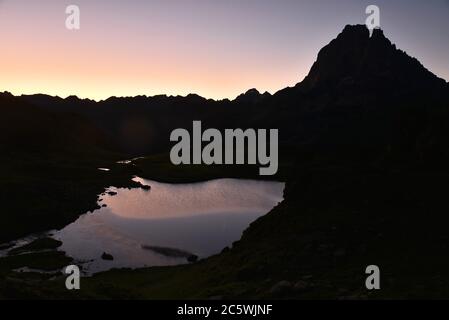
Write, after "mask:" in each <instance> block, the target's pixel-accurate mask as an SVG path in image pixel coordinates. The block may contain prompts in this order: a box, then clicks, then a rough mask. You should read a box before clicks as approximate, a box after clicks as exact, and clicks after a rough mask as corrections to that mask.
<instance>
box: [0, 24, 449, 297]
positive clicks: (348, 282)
mask: <svg viewBox="0 0 449 320" xmlns="http://www.w3.org/2000/svg"><path fill="white" fill-rule="evenodd" d="M0 106H1V113H2V117H1V119H0V124H1V127H0V130H1V135H0V139H1V145H2V150H4V151H5V153H4V155H5V156H4V157H2V160H1V163H0V165H1V184H0V188H1V190H0V196H1V197H3V198H2V203H3V207H2V211H1V214H0V238H1V240H3V241H5V242H6V241H7V240H11V239H14V238H17V237H19V236H22V235H25V234H27V233H30V232H36V231H43V230H47V229H52V228H58V227H62V226H64V225H65V224H67V223H69V222H70V221H72V220H74V219H76V217H77V216H78V215H79V214H82V213H84V212H86V211H88V210H93V209H95V207H96V199H97V195H98V194H99V193H101V192H103V191H104V188H105V187H108V186H110V185H114V186H118V187H120V186H126V187H129V186H132V185H131V183H130V181H129V179H130V177H131V176H132V175H133V174H138V175H139V176H142V177H148V178H152V179H154V180H160V181H168V182H186V181H196V180H205V179H211V178H215V177H256V174H257V170H256V169H257V168H253V167H247V166H241V167H240V166H233V167H214V166H212V167H206V166H187V167H175V166H173V165H171V164H170V162H169V161H168V158H167V151H168V150H169V147H170V144H169V138H168V137H169V133H170V132H171V130H172V129H174V128H180V127H184V128H187V129H189V128H191V124H192V120H202V122H203V126H204V127H208V126H210V127H217V128H220V129H224V128H237V127H242V128H246V127H253V128H279V132H280V148H281V149H280V161H281V169H280V171H279V174H278V176H276V177H273V178H275V179H280V180H284V181H286V190H285V200H284V201H283V202H282V203H281V204H279V205H278V206H277V207H276V208H274V209H273V210H272V211H271V212H270V213H268V214H267V215H266V216H264V217H262V218H260V219H258V220H257V221H255V222H254V223H253V224H252V225H251V226H250V227H249V228H248V229H247V230H246V231H245V233H244V235H243V237H242V239H240V240H239V241H237V242H236V243H234V245H233V247H232V248H230V249H229V250H224V251H223V252H222V253H221V254H219V255H216V256H214V257H211V258H208V259H206V260H201V261H198V262H196V263H193V264H190V265H186V266H176V267H163V268H148V269H141V270H112V271H109V272H105V273H101V274H98V275H96V276H94V277H92V278H86V279H83V289H82V290H81V291H79V292H75V293H74V292H69V291H67V290H65V287H64V279H63V278H60V279H59V280H53V281H48V280H47V279H46V278H45V275H36V274H34V273H32V272H29V273H15V272H12V271H11V269H13V268H17V267H21V266H24V265H25V266H27V267H30V268H31V267H34V268H37V269H49V268H50V267H53V268H55V267H60V266H62V265H64V264H63V263H66V262H67V261H65V259H69V258H67V257H65V256H59V257H56V256H55V255H60V253H55V252H45V253H30V254H24V255H13V256H11V257H6V258H0V277H3V280H1V279H2V278H0V297H3V298H16V297H32V298H54V297H57V298H159V299H160V298H210V297H215V298H216V297H221V298H242V297H243V298H248V297H249V298H273V297H275V298H357V299H363V298H448V297H449V292H448V291H449V289H448V288H449V286H448V282H449V276H448V274H447V270H448V267H449V256H448V255H447V250H448V247H449V233H448V231H447V226H448V223H449V217H448V214H447V212H449V211H448V209H449V208H448V203H447V201H446V198H447V196H446V193H447V190H448V188H449V179H448V178H449V170H448V168H447V162H448V160H449V159H448V158H449V154H448V152H449V145H448V136H449V86H448V84H447V83H446V82H445V81H444V80H442V79H439V78H437V77H436V76H434V75H433V74H432V73H430V72H429V71H428V70H426V69H425V68H424V67H423V66H422V65H421V64H420V63H419V62H418V61H417V60H416V59H413V58H411V57H409V56H408V55H406V54H405V53H404V52H402V51H400V50H397V49H396V47H395V46H394V45H392V44H391V43H390V41H389V40H388V39H386V38H385V37H384V35H383V33H382V32H381V31H380V30H377V31H375V33H374V35H373V37H372V38H369V35H368V30H367V29H366V28H365V27H364V26H348V27H346V28H345V30H344V31H343V32H342V33H341V34H340V35H339V36H338V37H337V38H336V39H335V40H333V41H332V42H331V43H330V44H329V45H328V46H326V47H324V48H323V49H322V50H321V51H320V53H319V55H318V59H317V62H316V63H315V64H314V65H313V67H312V69H311V71H310V73H309V75H308V76H307V77H306V78H305V80H304V81H303V82H301V83H299V84H298V85H296V86H295V87H292V88H286V89H284V90H282V91H280V92H278V93H276V94H275V95H273V96H271V95H268V94H263V95H262V94H259V93H258V92H256V91H255V90H250V91H248V92H247V93H246V94H244V95H242V96H240V97H239V98H237V99H236V100H234V101H227V100H224V101H218V102H215V101H212V100H206V99H203V98H201V97H198V96H195V95H190V96H187V97H166V96H157V97H135V98H110V99H108V100H106V101H102V102H98V103H95V102H93V101H89V100H80V99H77V98H76V97H70V98H67V99H60V98H55V97H48V96H43V95H37V96H22V97H13V96H10V95H8V94H3V95H0ZM137 155H150V156H149V157H146V158H143V159H138V160H135V161H134V162H133V164H130V165H122V164H116V161H117V160H121V159H125V158H131V157H133V156H137ZM98 167H106V168H111V171H110V172H102V171H99V170H97V168H98ZM29 255H32V256H29ZM37 257H39V258H37ZM30 258H32V259H30ZM61 259H62V261H60V260H61ZM370 264H376V265H379V266H380V267H381V272H382V278H381V279H382V280H381V281H382V282H381V286H382V290H381V291H379V292H374V293H373V292H371V293H370V292H367V291H366V290H365V289H364V280H365V268H366V266H367V265H370ZM30 279H33V281H29V280H30Z"/></svg>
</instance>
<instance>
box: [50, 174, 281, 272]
mask: <svg viewBox="0 0 449 320" xmlns="http://www.w3.org/2000/svg"><path fill="white" fill-rule="evenodd" d="M134 180H135V181H138V182H140V183H141V184H143V185H149V186H151V190H144V189H117V188H110V191H112V192H111V193H110V194H108V193H106V194H105V195H103V196H102V197H101V200H100V204H102V205H106V207H103V208H101V209H99V210H96V211H95V212H94V213H92V214H86V215H83V216H81V217H80V218H79V219H78V220H77V221H76V222H74V223H72V224H70V225H68V226H67V227H65V228H64V229H63V230H61V231H59V232H57V233H56V234H55V235H54V238H56V239H58V240H61V241H62V242H63V245H62V247H61V248H60V249H61V250H63V251H66V252H67V254H68V255H69V256H72V257H74V258H75V259H77V260H81V261H85V262H86V263H85V265H84V267H85V270H86V271H87V273H93V272H98V271H103V270H108V269H111V268H114V267H116V268H119V267H130V268H136V267H144V266H161V265H175V264H181V263H186V262H187V260H186V259H185V258H175V257H169V256H166V255H163V254H160V253H156V252H154V251H151V250H146V249H143V248H142V246H144V247H151V246H156V247H163V248H173V249H178V250H183V251H186V252H189V253H192V254H195V255H197V256H199V257H200V258H203V257H207V256H210V255H212V254H216V253H219V252H220V251H221V250H222V249H223V248H224V247H226V246H229V245H231V244H232V242H234V241H236V240H238V239H239V238H240V236H241V234H242V231H243V230H244V229H246V228H247V227H248V225H249V224H250V223H251V222H252V221H254V220H255V219H257V218H258V217H260V216H261V215H263V214H265V213H267V212H268V211H270V210H271V209H272V208H273V207H274V206H275V205H276V204H277V203H278V202H280V201H281V200H282V195H283V189H284V184H283V183H280V182H266V181H252V180H236V179H219V180H213V181H208V182H201V183H191V184H166V183H159V182H155V181H150V180H144V179H141V178H134ZM115 192H116V193H117V194H115ZM103 252H107V253H109V254H112V256H113V257H114V260H113V261H105V260H102V259H101V255H102V253H103Z"/></svg>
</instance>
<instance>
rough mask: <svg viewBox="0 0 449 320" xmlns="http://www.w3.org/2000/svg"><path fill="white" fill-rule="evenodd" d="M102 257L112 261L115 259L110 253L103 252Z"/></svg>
mask: <svg viewBox="0 0 449 320" xmlns="http://www.w3.org/2000/svg"><path fill="white" fill-rule="evenodd" d="M101 259H103V260H109V261H112V260H114V257H113V256H112V255H111V254H109V253H106V252H103V254H102V255H101Z"/></svg>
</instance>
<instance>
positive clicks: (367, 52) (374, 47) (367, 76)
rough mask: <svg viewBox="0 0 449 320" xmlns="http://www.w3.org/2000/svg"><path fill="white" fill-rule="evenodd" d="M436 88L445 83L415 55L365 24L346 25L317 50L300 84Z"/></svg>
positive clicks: (318, 87) (360, 87)
mask: <svg viewBox="0 0 449 320" xmlns="http://www.w3.org/2000/svg"><path fill="white" fill-rule="evenodd" d="M355 84H357V86H358V88H359V89H365V90H366V89H373V88H374V89H377V90H379V89H394V90H398V89H400V88H401V89H402V88H405V87H407V88H409V89H412V88H417V89H424V88H433V87H435V86H436V87H441V86H444V85H446V81H444V80H443V79H440V78H438V77H436V76H435V75H434V74H432V73H431V72H430V71H428V70H427V69H425V68H424V66H423V65H422V64H421V63H420V62H419V61H418V60H416V59H415V58H412V57H410V56H408V55H407V54H406V53H405V52H404V51H401V50H399V49H397V48H396V46H395V45H394V44H392V43H391V42H390V40H388V39H387V38H386V37H385V35H384V33H383V31H382V30H381V29H374V30H373V34H372V36H371V37H370V34H369V30H368V29H367V28H366V26H364V25H356V26H346V27H345V29H344V30H343V32H342V33H340V34H339V35H338V37H337V38H336V39H335V40H332V41H331V42H330V43H329V44H328V45H327V46H325V47H324V48H323V49H321V51H320V52H319V54H318V59H317V61H316V62H315V63H314V64H313V66H312V69H311V70H310V72H309V74H308V75H307V77H306V78H305V79H304V81H303V82H301V84H300V86H301V87H302V88H304V89H306V90H313V89H321V90H325V89H326V88H338V89H340V90H344V89H345V88H346V87H348V86H349V87H350V86H352V85H355Z"/></svg>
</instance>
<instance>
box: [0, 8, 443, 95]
mask: <svg viewBox="0 0 449 320" xmlns="http://www.w3.org/2000/svg"><path fill="white" fill-rule="evenodd" d="M76 3H77V5H79V7H80V10H81V30H79V31H70V30H67V29H66V28H65V19H66V14H65V8H66V6H67V5H69V4H71V2H69V1H65V0H62V1H52V0H41V1H30V0H28V1H27V0H14V1H12V0H3V1H0V39H2V47H1V50H0V91H9V92H11V93H13V94H15V95H21V94H36V93H44V94H50V95H57V96H60V97H67V96H69V95H77V96H78V97H80V98H91V99H95V100H103V99H106V98H108V97H110V96H136V95H147V96H152V95H157V94H167V95H187V94H189V93H196V94H199V95H201V96H203V97H205V98H212V99H223V98H229V99H233V98H235V97H236V96H237V95H239V94H241V93H243V92H245V91H246V90H248V89H251V88H256V89H258V90H259V91H260V92H264V91H268V92H270V93H274V92H276V91H278V90H280V89H282V88H285V87H287V86H292V85H295V84H296V83H298V82H300V81H301V80H302V79H303V78H304V77H305V75H306V74H307V73H308V71H309V70H310V67H311V66H312V64H313V62H314V60H315V59H316V56H317V53H318V51H319V49H321V48H322V47H323V46H324V45H326V44H327V43H328V42H329V41H330V40H331V39H333V38H335V36H336V35H337V34H338V33H339V32H340V31H341V30H342V29H343V27H344V26H345V25H346V24H347V23H351V24H355V23H363V21H364V19H365V16H364V8H365V7H364V4H363V3H358V2H357V1H353V0H344V1H343V0H342V1H338V3H336V2H335V1H332V2H330V1H329V3H326V4H325V5H324V4H317V2H316V1H312V0H304V1H289V0H279V1H271V0H260V1H251V0H247V1H237V0H229V1H226V3H224V2H219V1H215V0H148V1H139V0H130V1H126V2H125V1H116V0H108V1H106V0H97V1H87V0H77V1H76ZM384 6H385V7H386V6H387V4H385V5H384ZM416 6H418V5H416ZM418 9H419V8H416V10H417V12H418ZM389 10H390V11H388V12H389V14H390V15H391V16H392V17H393V15H392V14H391V12H395V10H396V8H394V7H391V8H389ZM335 12H339V14H337V15H336V14H335ZM398 12H401V11H398ZM438 12H442V10H438ZM330 13H332V14H330ZM382 21H383V23H384V28H385V30H386V34H387V36H389V35H391V38H392V41H393V42H395V43H397V45H398V47H400V48H402V49H404V50H406V51H412V52H411V54H412V55H414V56H415V57H417V58H418V59H419V60H420V61H422V62H423V64H424V65H425V66H426V67H427V68H429V69H430V70H431V71H433V72H435V73H436V74H437V75H439V76H441V77H443V78H446V79H447V78H448V76H449V66H448V61H449V59H447V57H446V53H445V52H447V50H444V49H445V47H444V46H447V43H448V42H447V41H443V39H439V38H435V37H437V36H439V35H441V37H444V33H438V34H437V33H435V32H434V30H433V29H430V27H429V26H427V29H424V28H422V29H420V30H421V31H416V32H415V31H412V30H411V29H410V28H409V25H408V23H409V22H408V20H403V21H402V20H398V19H396V17H394V19H388V17H384V19H383V20H382ZM433 21H435V23H443V22H444V21H445V20H444V19H443V17H442V18H441V19H438V17H437V16H436V17H435V18H434V20H433ZM324 22H325V23H324ZM403 30H407V32H408V33H406V34H405V33H403ZM419 32H421V34H420V39H421V41H422V44H421V42H416V41H414V40H416V38H417V37H418V34H419ZM426 32H427V33H428V34H427V33H426ZM409 35H413V37H414V38H413V37H411V36H409ZM398 40H401V41H403V42H398ZM416 43H418V45H417V44H416ZM435 44H436V45H438V46H441V48H436V47H434V46H433V45H435Z"/></svg>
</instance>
